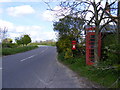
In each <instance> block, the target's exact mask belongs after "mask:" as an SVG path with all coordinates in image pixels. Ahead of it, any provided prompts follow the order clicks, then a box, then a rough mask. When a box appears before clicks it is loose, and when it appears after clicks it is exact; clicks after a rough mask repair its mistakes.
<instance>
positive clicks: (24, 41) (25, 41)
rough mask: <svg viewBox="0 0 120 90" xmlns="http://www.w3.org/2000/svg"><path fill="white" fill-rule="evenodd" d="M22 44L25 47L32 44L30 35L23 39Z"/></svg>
mask: <svg viewBox="0 0 120 90" xmlns="http://www.w3.org/2000/svg"><path fill="white" fill-rule="evenodd" d="M21 40H22V42H23V45H24V44H25V45H27V44H28V43H30V42H31V38H30V36H29V35H24V36H23V37H22V38H21Z"/></svg>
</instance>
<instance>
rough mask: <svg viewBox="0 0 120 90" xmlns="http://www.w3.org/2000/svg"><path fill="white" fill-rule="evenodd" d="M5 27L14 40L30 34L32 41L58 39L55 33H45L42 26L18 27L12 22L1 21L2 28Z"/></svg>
mask: <svg viewBox="0 0 120 90" xmlns="http://www.w3.org/2000/svg"><path fill="white" fill-rule="evenodd" d="M4 27H7V28H8V36H9V37H10V38H12V39H15V37H19V36H21V35H23V34H29V35H30V37H31V38H32V41H36V40H38V41H40V40H50V39H55V38H56V36H55V32H54V31H45V30H44V28H43V27H42V26H37V25H32V26H16V25H15V24H13V23H11V22H8V21H4V20H0V28H4Z"/></svg>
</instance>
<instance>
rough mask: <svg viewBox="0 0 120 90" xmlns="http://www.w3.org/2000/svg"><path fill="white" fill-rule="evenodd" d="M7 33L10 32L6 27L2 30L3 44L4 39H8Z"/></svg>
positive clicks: (0, 36)
mask: <svg viewBox="0 0 120 90" xmlns="http://www.w3.org/2000/svg"><path fill="white" fill-rule="evenodd" d="M7 32H8V28H7V27H4V28H0V39H1V42H2V40H3V39H5V38H6V37H7Z"/></svg>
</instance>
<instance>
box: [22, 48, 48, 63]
mask: <svg viewBox="0 0 120 90" xmlns="http://www.w3.org/2000/svg"><path fill="white" fill-rule="evenodd" d="M47 49H48V47H47V48H46V49H45V50H43V51H41V52H40V53H39V54H42V53H44V52H45V51H46V50H47ZM37 55H38V54H35V55H32V56H30V57H27V58H25V59H22V60H20V61H21V62H23V61H25V60H27V59H30V58H33V57H35V56H37Z"/></svg>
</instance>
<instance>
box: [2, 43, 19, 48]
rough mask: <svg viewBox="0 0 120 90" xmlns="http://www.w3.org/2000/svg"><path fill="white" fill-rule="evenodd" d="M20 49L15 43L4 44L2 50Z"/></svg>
mask: <svg viewBox="0 0 120 90" xmlns="http://www.w3.org/2000/svg"><path fill="white" fill-rule="evenodd" d="M15 47H18V45H17V44H15V43H2V48H15Z"/></svg>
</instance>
